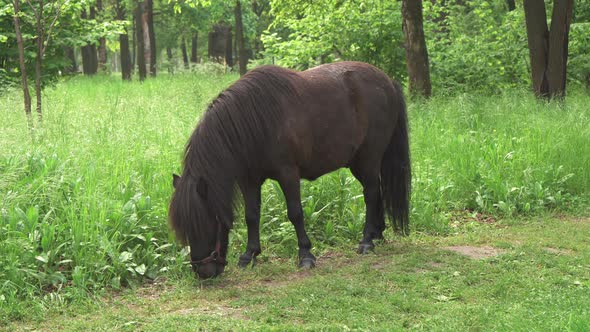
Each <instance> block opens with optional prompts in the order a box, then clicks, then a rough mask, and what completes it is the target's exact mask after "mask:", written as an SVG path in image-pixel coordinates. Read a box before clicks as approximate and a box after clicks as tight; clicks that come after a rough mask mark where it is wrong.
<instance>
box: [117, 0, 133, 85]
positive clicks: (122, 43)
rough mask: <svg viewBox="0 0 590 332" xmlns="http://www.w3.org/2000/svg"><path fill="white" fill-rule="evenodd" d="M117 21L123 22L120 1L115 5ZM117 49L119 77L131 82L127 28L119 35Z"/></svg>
mask: <svg viewBox="0 0 590 332" xmlns="http://www.w3.org/2000/svg"><path fill="white" fill-rule="evenodd" d="M116 7H117V8H116V10H117V20H120V21H124V20H125V7H124V5H123V4H122V3H121V0H117V3H116ZM119 48H120V52H121V76H122V78H123V80H127V81H129V80H131V70H132V64H131V53H130V52H129V33H128V32H127V28H125V30H124V31H122V32H121V33H120V34H119Z"/></svg>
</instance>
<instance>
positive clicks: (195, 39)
mask: <svg viewBox="0 0 590 332" xmlns="http://www.w3.org/2000/svg"><path fill="white" fill-rule="evenodd" d="M198 41H199V31H195V32H193V35H192V37H191V62H192V63H197V62H198V61H199V57H198V55H197V50H198V48H197V46H198V44H197V43H198Z"/></svg>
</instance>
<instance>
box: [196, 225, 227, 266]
mask: <svg viewBox="0 0 590 332" xmlns="http://www.w3.org/2000/svg"><path fill="white" fill-rule="evenodd" d="M217 225H218V227H217V242H216V243H215V250H213V252H211V255H209V256H207V257H205V258H203V259H201V260H198V261H193V260H191V261H190V263H191V265H192V266H197V267H198V266H199V265H204V264H209V263H212V262H215V263H218V264H222V265H227V261H226V260H225V258H223V257H222V256H221V223H218V224H217Z"/></svg>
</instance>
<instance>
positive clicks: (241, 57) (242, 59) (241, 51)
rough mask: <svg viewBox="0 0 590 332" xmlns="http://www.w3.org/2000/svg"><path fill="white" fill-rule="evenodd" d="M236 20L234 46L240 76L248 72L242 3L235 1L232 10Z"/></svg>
mask: <svg viewBox="0 0 590 332" xmlns="http://www.w3.org/2000/svg"><path fill="white" fill-rule="evenodd" d="M234 14H235V20H236V44H237V51H238V63H239V66H240V75H244V74H245V73H246V71H248V68H247V66H248V53H247V52H246V49H245V46H244V24H243V23H242V2H241V0H236V6H235V9H234Z"/></svg>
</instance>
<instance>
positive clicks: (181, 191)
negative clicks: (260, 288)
mask: <svg viewBox="0 0 590 332" xmlns="http://www.w3.org/2000/svg"><path fill="white" fill-rule="evenodd" d="M298 78H299V76H298V75H297V73H296V72H294V71H291V70H288V69H284V68H280V67H276V66H263V67H259V68H257V69H254V70H252V71H250V72H249V73H247V74H246V75H244V76H243V77H242V78H241V79H239V80H238V81H236V82H235V83H234V84H232V85H231V86H230V87H229V88H227V89H226V90H225V91H223V92H221V93H220V94H219V96H218V97H217V98H216V99H215V100H213V101H212V102H211V104H210V105H209V107H208V108H207V111H206V112H205V113H204V114H203V116H202V118H201V120H200V121H199V123H198V125H197V127H196V129H195V131H194V132H193V134H192V135H191V137H190V139H189V141H188V143H187V146H186V149H185V156H184V171H183V175H182V177H181V180H180V182H179V184H178V185H177V186H176V190H175V193H174V196H173V197H172V201H171V203H170V217H171V218H170V219H171V222H172V227H173V228H174V230H175V231H176V234H177V237H178V239H179V240H181V241H184V242H187V241H189V240H190V239H194V240H198V238H197V237H198V236H199V234H202V233H203V232H202V231H203V230H204V229H205V228H204V227H206V226H209V229H210V226H211V224H209V225H201V224H203V223H214V222H215V220H218V221H220V222H222V223H224V224H225V225H226V226H227V227H229V228H231V227H232V225H233V220H234V210H235V207H236V204H237V203H236V202H238V200H236V195H235V193H236V180H237V178H238V177H239V176H245V175H246V174H241V173H240V172H247V171H248V169H252V168H256V167H257V164H258V163H259V162H260V160H261V157H262V153H263V149H261V146H264V145H265V144H266V143H267V142H268V141H269V140H275V139H276V137H277V130H278V128H280V127H281V126H280V124H281V123H282V119H283V110H282V107H281V104H283V103H284V102H285V101H291V102H297V100H298V99H299V98H300V97H299V95H300V94H299V92H298V90H297V88H296V83H295V81H296V80H297V79H298ZM199 190H200V191H201V192H203V191H205V192H206V201H205V200H203V199H200V198H199V197H197V195H198V193H197V192H198V191H199Z"/></svg>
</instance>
